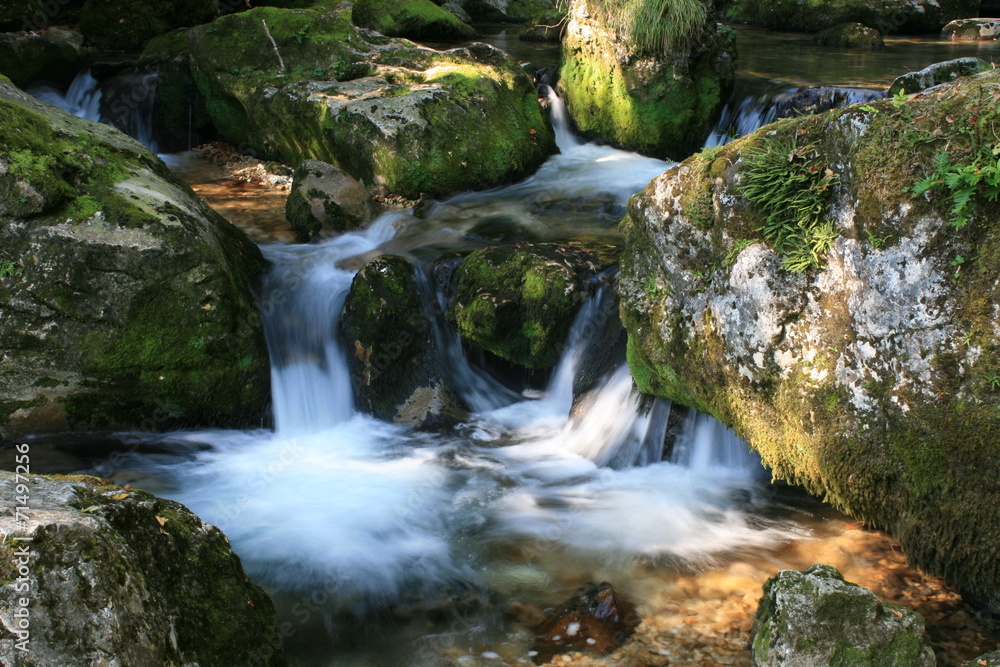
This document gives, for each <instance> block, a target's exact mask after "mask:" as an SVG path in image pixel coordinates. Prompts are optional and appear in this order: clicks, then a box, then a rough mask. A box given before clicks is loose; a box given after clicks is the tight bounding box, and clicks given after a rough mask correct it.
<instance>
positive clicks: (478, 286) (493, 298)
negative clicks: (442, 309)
mask: <svg viewBox="0 0 1000 667" xmlns="http://www.w3.org/2000/svg"><path fill="white" fill-rule="evenodd" d="M605 266H606V265H605V264H604V263H603V262H602V260H601V259H600V258H599V257H598V256H597V255H595V254H593V253H590V252H588V251H586V250H584V249H582V248H579V247H575V246H568V245H559V244H553V243H537V244H529V243H522V244H517V245H513V246H496V247H490V248H484V249H482V250H477V251H475V252H473V253H472V254H470V255H469V256H468V257H466V258H465V259H464V260H463V261H462V263H461V264H460V265H459V267H458V269H457V270H456V290H455V299H454V301H453V303H452V305H451V307H450V308H449V310H448V319H449V320H450V321H451V322H452V323H453V324H454V326H455V328H456V330H457V331H458V333H459V334H460V335H461V336H462V338H463V339H464V340H465V341H467V342H469V343H472V344H474V345H477V346H479V347H481V348H483V349H484V350H487V351H489V352H492V353H493V354H495V355H497V356H498V357H501V358H503V359H506V360H507V361H511V362H513V363H515V364H519V365H521V366H525V367H527V368H533V369H537V368H549V367H551V366H554V365H555V364H556V363H558V361H559V358H560V356H561V351H562V348H563V346H564V345H565V342H566V337H567V336H568V335H569V330H570V327H571V326H572V324H573V319H574V318H575V317H576V312H577V310H578V309H579V306H580V304H581V303H582V302H583V301H584V300H585V299H586V298H587V296H588V294H589V293H588V288H587V281H588V279H589V278H592V277H593V276H594V275H595V274H596V273H597V272H598V271H600V270H601V269H602V268H605Z"/></svg>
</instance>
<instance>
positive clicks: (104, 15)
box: [80, 0, 219, 51]
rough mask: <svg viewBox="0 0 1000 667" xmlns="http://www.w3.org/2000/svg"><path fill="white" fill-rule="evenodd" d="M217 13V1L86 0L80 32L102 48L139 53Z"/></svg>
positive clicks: (81, 14)
mask: <svg viewBox="0 0 1000 667" xmlns="http://www.w3.org/2000/svg"><path fill="white" fill-rule="evenodd" d="M218 12H219V3H218V1H217V0H161V1H158V2H155V3H152V4H147V3H136V2H132V1H131V0H86V2H84V4H83V10H82V11H81V13H80V30H82V31H83V34H84V35H86V37H87V39H88V40H90V41H91V42H92V43H93V44H94V45H96V46H99V47H101V48H104V49H112V50H117V51H138V50H140V49H141V48H142V47H143V45H144V44H145V43H146V42H148V41H149V40H150V39H152V38H153V37H156V36H157V35H162V34H163V33H165V32H170V31H171V30H173V29H174V28H180V27H183V26H190V25H197V24H199V23H204V22H206V21H211V20H212V19H213V18H215V16H216V15H217V14H218Z"/></svg>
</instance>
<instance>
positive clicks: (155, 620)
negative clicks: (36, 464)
mask: <svg viewBox="0 0 1000 667" xmlns="http://www.w3.org/2000/svg"><path fill="white" fill-rule="evenodd" d="M26 486H27V490H26V491H24V490H19V487H18V485H17V484H15V479H14V475H12V474H11V473H9V472H0V507H2V508H3V515H2V516H0V534H2V535H4V536H5V537H6V539H5V541H4V542H3V544H2V545H0V555H2V558H3V563H4V567H5V568H8V569H7V570H5V572H4V576H3V585H0V605H2V606H3V608H4V610H5V613H3V614H2V615H0V624H2V625H3V631H4V634H5V639H4V640H3V641H0V661H2V662H3V663H4V664H9V665H14V664H21V662H20V660H19V659H18V658H17V657H15V656H18V655H21V652H20V651H18V650H17V649H16V648H15V642H16V641H17V639H14V638H15V637H16V636H17V631H18V629H19V628H18V623H17V610H18V609H22V608H23V609H27V611H28V613H29V618H30V639H31V641H30V654H29V655H30V657H31V664H33V665H39V666H45V667H57V666H61V665H95V666H96V665H167V664H177V665H180V664H185V665H190V664H202V665H223V664H244V665H248V664H259V665H269V666H270V665H273V666H277V665H284V664H285V661H284V658H283V656H282V652H281V637H280V635H279V634H278V628H277V623H276V621H275V613H274V606H273V605H272V604H271V600H270V599H269V598H268V597H267V594H265V593H264V591H263V590H261V589H260V588H258V587H257V586H255V585H254V584H252V583H251V582H250V580H249V579H248V578H247V576H246V574H245V573H244V571H243V567H242V565H241V564H240V559H239V558H238V557H237V556H236V555H235V554H234V553H233V552H232V550H231V549H230V547H229V541H228V540H227V539H226V537H225V535H223V534H222V532H221V531H220V530H219V529H218V528H215V527H214V526H210V525H208V524H206V523H203V522H202V521H201V520H200V519H198V517H197V516H195V515H194V514H192V513H191V512H190V511H189V510H188V509H187V508H185V507H184V506H183V505H180V504H179V503H175V502H172V501H169V500H163V499H161V498H157V497H155V496H153V495H151V494H149V493H146V492H145V491H139V490H137V489H130V488H127V487H126V488H122V487H119V486H116V485H114V484H111V483H110V482H104V481H102V480H99V479H97V478H94V477H82V476H72V477H60V478H48V477H41V476H33V477H30V478H28V481H27V482H26ZM25 495H27V496H28V497H29V498H30V505H31V511H30V515H29V516H28V517H27V519H26V521H25V522H24V523H23V524H21V523H18V522H17V521H15V517H14V507H15V506H16V505H17V504H18V503H16V502H15V500H14V499H15V498H17V497H19V496H25ZM18 537H27V538H30V539H29V541H19V540H18V539H17V538H18ZM22 554H26V557H25V556H22ZM19 558H23V561H22V562H24V563H26V567H24V568H23V570H22V571H21V572H17V571H16V568H17V565H18V559H19ZM12 566H13V567H14V568H15V569H14V570H10V569H9V568H11V567H12ZM15 576H23V577H25V578H24V579H23V580H22V579H20V578H18V579H16V580H15ZM24 586H27V588H24ZM22 600H23V601H26V603H27V606H26V607H24V606H23V604H24V602H22Z"/></svg>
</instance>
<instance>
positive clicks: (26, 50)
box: [0, 30, 86, 87]
mask: <svg viewBox="0 0 1000 667" xmlns="http://www.w3.org/2000/svg"><path fill="white" fill-rule="evenodd" d="M74 34H75V35H76V36H79V33H74V32H72V31H69V30H62V31H60V30H52V31H49V34H47V35H37V34H19V33H2V34H0V74H3V75H4V76H6V77H7V78H9V79H10V80H11V81H13V82H14V84H15V85H17V86H22V87H23V86H26V85H28V84H29V83H33V82H35V81H38V80H39V79H43V80H45V81H55V82H68V81H70V80H72V79H73V77H74V76H75V75H76V73H77V72H79V71H80V65H81V64H82V63H83V61H84V59H85V58H86V52H85V51H84V50H83V48H82V45H81V43H80V42H79V41H78V40H76V39H74Z"/></svg>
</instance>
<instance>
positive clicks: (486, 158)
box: [188, 8, 555, 199]
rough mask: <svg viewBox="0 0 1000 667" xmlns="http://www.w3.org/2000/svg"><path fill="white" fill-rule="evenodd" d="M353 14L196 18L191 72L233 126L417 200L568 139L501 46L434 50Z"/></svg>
mask: <svg viewBox="0 0 1000 667" xmlns="http://www.w3.org/2000/svg"><path fill="white" fill-rule="evenodd" d="M348 17H349V12H342V11H333V10H327V11H320V10H281V9H269V8H258V9H255V10H251V11H247V12H242V13H239V14H233V15H230V16H225V17H222V18H220V19H218V20H217V21H215V22H213V23H212V24H210V25H208V26H199V27H197V28H192V29H191V30H190V31H189V32H188V35H189V43H190V46H191V65H192V72H193V74H194V77H195V81H196V82H197V83H198V87H199V89H200V90H201V92H202V94H203V95H204V96H205V99H206V103H207V106H208V110H209V113H210V114H211V116H212V119H213V121H214V123H215V126H216V128H217V129H218V130H219V132H220V133H221V134H222V135H223V136H224V138H226V139H227V140H228V141H229V142H231V143H233V144H235V145H237V146H242V147H245V148H246V149H248V150H251V151H253V152H254V153H256V154H257V155H258V156H262V157H265V158H268V159H274V160H278V161H280V162H283V163H285V164H299V163H300V162H302V161H303V160H306V159H315V160H322V161H324V162H329V163H330V164H334V165H337V166H339V167H341V168H342V169H344V170H345V171H347V172H348V173H349V174H351V176H353V177H354V178H356V179H358V180H359V181H361V182H362V183H364V184H365V185H366V186H369V187H371V186H377V187H380V188H382V189H384V190H386V191H388V192H391V193H394V194H400V195H403V196H405V197H407V198H410V199H417V198H418V197H419V196H420V194H421V193H427V194H429V195H435V196H436V195H442V194H449V193H453V192H457V191H463V190H472V189H481V188H487V187H491V186H494V185H497V184H500V183H503V182H506V181H512V180H515V179H519V178H521V177H523V176H524V175H526V174H528V173H530V172H531V171H533V170H534V169H535V168H537V167H538V166H539V165H540V164H541V163H542V162H543V161H544V159H545V158H546V157H547V156H548V155H549V154H551V153H552V152H553V151H554V150H555V143H554V138H553V135H552V131H551V128H550V127H549V124H548V121H547V119H546V118H545V117H543V115H542V112H541V108H540V107H539V105H538V101H537V96H536V93H535V89H534V86H533V84H532V82H531V80H530V78H529V77H528V76H527V75H526V74H525V73H524V72H523V70H521V68H520V67H519V66H518V64H517V62H516V61H514V60H513V59H512V58H510V57H509V56H507V55H506V54H505V53H503V52H502V51H500V50H499V49H496V48H493V47H491V46H488V45H485V44H473V45H471V46H468V47H465V48H461V49H453V50H450V51H444V52H439V51H434V50H432V49H427V48H422V47H418V46H416V45H415V44H413V43H411V42H407V41H404V40H393V39H389V38H386V37H382V36H380V35H376V34H374V33H371V32H368V31H364V30H359V29H358V28H356V27H355V26H354V25H353V24H352V23H351V22H350V20H349V18H348ZM265 23H266V25H267V26H268V31H269V33H270V36H271V37H272V38H273V39H274V45H273V46H272V44H271V41H270V39H269V38H268V36H267V34H266V33H265V32H264V25H265ZM458 137H461V140H460V141H459V140H457V138H458Z"/></svg>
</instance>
